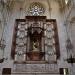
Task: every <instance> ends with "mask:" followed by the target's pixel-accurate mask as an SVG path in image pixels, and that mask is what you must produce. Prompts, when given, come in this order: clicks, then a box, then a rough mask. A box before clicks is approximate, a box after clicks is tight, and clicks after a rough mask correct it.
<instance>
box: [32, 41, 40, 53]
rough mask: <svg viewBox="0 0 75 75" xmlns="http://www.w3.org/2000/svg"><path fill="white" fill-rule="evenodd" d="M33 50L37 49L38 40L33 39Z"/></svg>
mask: <svg viewBox="0 0 75 75" xmlns="http://www.w3.org/2000/svg"><path fill="white" fill-rule="evenodd" d="M33 51H36V52H37V51H39V42H38V40H37V41H33Z"/></svg>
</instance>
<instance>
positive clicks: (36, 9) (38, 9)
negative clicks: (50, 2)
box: [28, 2, 45, 16]
mask: <svg viewBox="0 0 75 75" xmlns="http://www.w3.org/2000/svg"><path fill="white" fill-rule="evenodd" d="M44 11H45V9H44V7H43V6H42V4H40V3H37V2H36V3H32V4H31V5H30V7H29V9H28V13H29V15H33V16H39V15H42V14H43V13H44Z"/></svg>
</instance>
